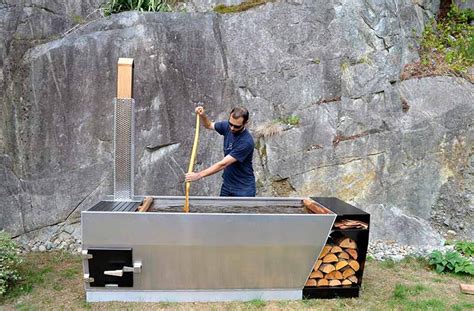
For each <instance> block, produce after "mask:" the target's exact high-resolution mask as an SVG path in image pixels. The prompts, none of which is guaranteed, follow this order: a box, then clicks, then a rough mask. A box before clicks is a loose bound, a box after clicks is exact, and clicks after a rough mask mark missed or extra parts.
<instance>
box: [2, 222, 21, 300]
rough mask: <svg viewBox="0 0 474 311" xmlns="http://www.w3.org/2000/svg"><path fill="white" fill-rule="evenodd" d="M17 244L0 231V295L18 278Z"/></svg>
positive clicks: (18, 259) (19, 261)
mask: <svg viewBox="0 0 474 311" xmlns="http://www.w3.org/2000/svg"><path fill="white" fill-rule="evenodd" d="M17 251H18V246H17V244H16V243H15V242H14V241H13V240H12V239H11V238H10V235H8V234H7V233H6V232H5V231H0V297H1V296H3V295H4V294H5V293H6V292H7V290H8V289H9V287H11V286H12V285H13V284H14V283H15V282H17V281H18V280H19V279H20V274H19V272H18V266H19V264H20V263H21V260H20V258H19V257H18V254H17Z"/></svg>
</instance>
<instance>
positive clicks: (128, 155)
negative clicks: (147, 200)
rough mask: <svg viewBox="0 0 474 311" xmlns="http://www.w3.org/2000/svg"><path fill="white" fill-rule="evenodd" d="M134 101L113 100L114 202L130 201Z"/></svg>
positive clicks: (131, 193)
mask: <svg viewBox="0 0 474 311" xmlns="http://www.w3.org/2000/svg"><path fill="white" fill-rule="evenodd" d="M134 108H135V100H134V99H133V98H115V99H114V160H115V163H114V200H115V201H131V200H132V198H133V195H134V194H133V177H134V161H133V156H134V154H135V113H134V111H135V109H134Z"/></svg>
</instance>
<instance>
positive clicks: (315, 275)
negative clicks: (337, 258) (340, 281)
mask: <svg viewBox="0 0 474 311" xmlns="http://www.w3.org/2000/svg"><path fill="white" fill-rule="evenodd" d="M323 276H324V275H323V273H322V272H321V271H319V270H318V271H313V272H311V275H310V276H309V278H310V279H322V278H323Z"/></svg>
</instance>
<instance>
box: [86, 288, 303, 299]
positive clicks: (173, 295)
mask: <svg viewBox="0 0 474 311" xmlns="http://www.w3.org/2000/svg"><path fill="white" fill-rule="evenodd" d="M301 298H302V291H301V289H300V290H298V289H297V290H272V289H270V290H220V291H122V290H117V291H110V290H104V291H88V292H87V293H86V300H87V301H88V302H106V301H127V302H144V301H146V302H160V301H166V302H218V301H250V300H253V299H261V300H297V299H301Z"/></svg>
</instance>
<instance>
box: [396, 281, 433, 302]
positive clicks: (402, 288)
mask: <svg viewBox="0 0 474 311" xmlns="http://www.w3.org/2000/svg"><path fill="white" fill-rule="evenodd" d="M424 290H426V287H425V286H423V285H421V284H416V285H413V286H408V285H402V284H396V285H395V289H394V291H393V297H395V298H397V299H406V298H407V297H408V296H416V295H418V294H419V293H421V292H422V291H424Z"/></svg>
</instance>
